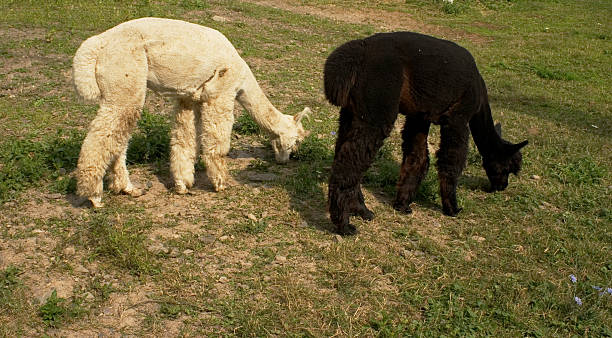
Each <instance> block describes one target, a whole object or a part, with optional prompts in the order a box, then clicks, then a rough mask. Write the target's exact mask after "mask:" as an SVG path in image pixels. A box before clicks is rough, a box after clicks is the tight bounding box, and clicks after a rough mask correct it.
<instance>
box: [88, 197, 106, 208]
mask: <svg viewBox="0 0 612 338" xmlns="http://www.w3.org/2000/svg"><path fill="white" fill-rule="evenodd" d="M89 201H90V202H91V205H92V207H93V208H94V209H99V208H103V207H104V203H102V197H92V198H90V199H89Z"/></svg>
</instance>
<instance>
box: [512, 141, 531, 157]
mask: <svg viewBox="0 0 612 338" xmlns="http://www.w3.org/2000/svg"><path fill="white" fill-rule="evenodd" d="M528 143H529V141H527V140H525V141H523V142H521V143H517V144H513V145H511V146H510V147H509V148H508V151H509V153H510V154H514V153H516V152H517V151H519V150H521V148H523V147H524V146H526V145H527V144H528Z"/></svg>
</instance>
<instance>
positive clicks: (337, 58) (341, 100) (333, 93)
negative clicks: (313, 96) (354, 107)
mask: <svg viewBox="0 0 612 338" xmlns="http://www.w3.org/2000/svg"><path fill="white" fill-rule="evenodd" d="M363 58H364V44H363V40H353V41H349V42H347V43H345V44H343V45H341V46H340V47H338V48H336V50H334V51H333V52H332V53H331V54H330V55H329V57H328V58H327V60H326V61H325V68H324V76H323V77H324V79H323V82H324V87H325V97H327V100H328V101H329V102H330V103H331V104H333V105H336V106H340V107H345V106H347V105H348V103H349V96H350V92H351V89H352V88H353V87H354V86H355V83H356V81H357V79H358V78H359V73H360V70H361V67H362V64H363Z"/></svg>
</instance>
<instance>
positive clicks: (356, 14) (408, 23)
mask: <svg viewBox="0 0 612 338" xmlns="http://www.w3.org/2000/svg"><path fill="white" fill-rule="evenodd" d="M247 1H248V2H251V3H254V4H257V5H261V6H268V7H274V8H279V9H283V10H286V11H290V12H293V13H298V14H308V15H314V16H319V17H323V18H328V19H332V20H337V21H342V22H348V23H352V24H363V23H367V24H371V25H373V26H375V27H377V28H380V29H382V30H385V31H394V30H407V31H415V32H420V33H425V34H431V35H434V36H438V37H441V38H447V39H453V40H457V39H468V40H470V41H472V42H474V43H484V42H487V41H488V40H487V38H485V37H483V36H480V35H478V34H473V33H468V32H465V31H459V30H452V29H450V28H446V27H441V26H436V25H431V24H426V23H423V22H420V21H418V20H416V19H414V18H412V17H411V16H410V14H408V13H402V12H390V11H385V10H380V9H374V8H359V9H355V8H353V9H350V10H348V9H346V8H343V7H337V6H334V5H321V6H316V7H315V6H308V5H301V4H299V3H298V2H294V1H281V0H247Z"/></svg>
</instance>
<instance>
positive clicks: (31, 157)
mask: <svg viewBox="0 0 612 338" xmlns="http://www.w3.org/2000/svg"><path fill="white" fill-rule="evenodd" d="M455 3H456V4H455V5H453V6H450V5H448V4H444V3H443V2H431V1H396V0H387V1H378V2H371V1H328V0H301V1H298V0H291V1H277V0H263V1H259V0H249V1H244V2H242V1H208V2H203V1H198V0H185V1H156V2H153V1H145V2H142V3H136V2H129V1H128V2H121V1H119V2H117V3H115V4H114V5H112V6H111V5H103V4H90V3H88V2H82V1H81V2H80V1H75V2H74V3H72V2H66V3H61V4H55V5H53V6H52V5H40V6H39V5H35V4H34V2H32V3H30V2H28V1H23V2H19V3H18V2H11V3H10V4H6V5H0V9H2V10H4V12H5V13H6V17H7V19H6V20H7V21H6V22H0V40H1V42H0V122H1V123H2V126H3V134H2V135H3V138H2V140H0V159H2V160H1V161H0V336H7V337H8V336H45V335H46V336H58V337H60V336H61V337H64V336H74V337H80V336H95V335H97V336H101V337H104V336H111V337H115V336H124V335H135V336H162V335H163V336H201V335H207V336H208V335H210V336H233V335H240V336H263V335H266V336H267V335H283V336H284V335H300V336H302V335H304V336H332V335H338V336H378V335H381V336H385V335H390V336H404V335H409V336H410V335H424V336H440V335H451V336H463V335H501V336H517V335H527V336H536V335H538V336H539V335H544V336H556V335H563V336H567V335H573V334H577V335H587V336H588V335H594V336H605V335H608V336H609V335H612V331H611V329H610V324H609V323H610V319H611V317H610V313H612V311H610V310H611V306H612V294H606V293H605V287H612V282H611V281H612V264H611V263H610V243H612V238H611V237H610V229H611V228H610V225H611V224H612V218H611V217H612V213H611V211H610V210H611V209H612V204H611V203H612V202H611V201H610V199H609V197H608V196H609V194H610V191H611V190H612V181H611V180H610V174H609V173H610V169H611V165H612V157H611V156H612V155H611V154H612V149H611V145H612V142H610V140H611V134H610V130H612V129H611V128H612V127H611V126H612V125H611V124H610V121H611V119H610V117H611V116H612V114H611V111H610V97H609V92H610V83H612V81H610V76H609V72H607V73H606V71H605V70H606V69H607V70H608V71H609V65H610V62H611V61H610V55H611V54H610V53H611V52H610V51H611V50H612V49H611V46H610V39H611V37H610V34H609V32H610V28H611V27H610V22H609V20H607V21H606V18H608V17H609V15H607V14H606V13H608V14H609V13H611V12H612V9H611V8H610V5H609V4H606V2H604V1H602V2H593V4H590V5H582V4H579V5H575V4H570V3H569V2H567V3H563V4H561V5H559V7H558V8H557V7H551V6H553V5H552V4H550V3H548V2H527V1H516V2H514V1H513V2H508V3H505V2H504V3H503V4H501V3H496V2H491V1H481V2H479V1H475V2H471V1H466V2H462V1H460V0H455ZM54 6H55V7H54ZM572 6H576V7H572ZM589 6H591V7H589ZM594 8H596V9H599V11H594ZM94 9H95V10H94ZM553 9H554V10H553ZM556 11H561V12H559V13H557V12H556ZM589 13H597V14H589ZM561 15H564V20H559V18H558V17H557V16H561ZM141 16H164V17H173V18H180V19H184V20H188V21H191V22H196V23H200V24H203V25H206V26H211V27H214V28H216V29H218V30H220V31H222V32H223V33H224V34H226V35H227V36H228V38H229V39H230V40H231V41H232V42H233V43H234V45H235V46H236V48H237V49H238V50H239V52H240V54H241V55H242V56H243V57H244V59H245V60H246V61H247V63H248V64H249V65H250V66H251V68H252V69H253V71H254V73H255V75H256V77H257V79H258V81H259V83H260V85H261V87H262V88H263V89H264V91H265V92H266V93H267V94H268V96H269V98H270V100H271V101H272V102H273V103H274V104H275V105H276V106H277V108H279V109H280V110H281V111H283V112H285V113H288V114H295V113H296V112H298V111H301V109H302V108H303V107H304V106H309V107H311V108H312V109H313V111H314V113H313V116H312V117H311V119H310V120H309V121H307V122H305V126H306V128H308V129H310V130H312V135H311V136H310V137H309V138H308V139H307V140H306V141H305V142H304V143H303V144H302V145H301V148H300V151H298V152H297V153H296V154H295V156H294V157H293V158H292V160H291V161H290V163H289V164H287V165H279V164H276V163H275V162H274V156H273V152H272V149H271V147H270V145H269V141H268V138H267V137H266V135H263V134H262V133H260V132H259V131H258V130H257V128H256V127H255V126H254V125H253V123H252V121H250V120H249V119H248V118H245V117H244V112H243V110H242V109H241V108H240V107H237V108H236V110H235V114H236V116H237V123H236V126H235V130H234V133H233V136H232V150H231V152H230V154H229V159H228V166H229V168H230V173H231V186H230V187H229V188H228V189H227V190H226V191H223V192H220V193H216V192H214V191H213V189H212V185H211V184H210V182H208V180H207V178H206V175H205V169H204V168H203V165H202V164H201V163H199V164H198V165H197V167H196V168H197V172H196V183H195V186H194V188H193V189H192V191H191V193H190V194H187V195H177V194H175V193H174V192H173V191H172V182H171V178H170V175H169V170H168V161H167V156H168V154H167V142H168V140H167V137H168V133H167V131H168V127H169V123H170V122H169V121H170V120H171V117H170V115H171V110H172V109H171V104H170V102H169V101H167V100H165V99H164V98H161V97H159V96H157V95H155V94H154V93H151V92H150V93H149V94H148V97H147V101H146V105H145V110H144V114H143V119H142V121H141V125H140V129H139V131H138V132H137V133H136V134H135V136H134V139H133V140H132V144H131V148H130V155H129V159H130V165H129V170H130V175H131V177H132V181H133V182H135V183H136V184H137V185H139V186H142V187H145V188H146V189H147V193H146V194H145V195H144V196H141V197H139V198H132V197H129V196H126V195H115V194H112V193H110V192H105V194H104V202H105V203H106V206H105V208H103V209H99V210H93V209H91V208H89V207H88V205H87V204H86V203H83V201H82V199H81V198H79V197H78V196H76V195H75V194H74V179H73V170H74V165H75V163H76V155H78V149H79V147H80V142H82V138H83V136H84V133H85V132H86V130H87V126H88V124H89V122H90V121H91V120H92V119H93V116H94V115H95V110H96V107H95V106H92V105H86V104H84V103H82V102H79V101H78V100H77V98H76V95H75V94H74V90H73V88H72V84H71V70H70V67H71V59H72V56H73V54H74V52H75V51H76V48H77V47H78V45H79V44H80V42H82V41H83V40H84V39H85V38H87V37H88V36H91V35H93V34H96V33H98V32H100V31H103V30H104V29H107V28H110V27H112V26H114V25H116V24H118V23H120V22H122V21H125V20H128V19H131V18H135V17H141ZM584 21H586V22H588V25H583V24H581V25H578V24H577V23H583V22H584ZM393 30H412V31H418V32H421V33H425V34H430V35H434V36H437V37H442V38H446V39H451V40H453V41H457V42H459V43H460V44H462V45H464V46H466V47H467V48H468V49H469V50H470V51H472V53H473V54H474V56H475V59H476V61H477V64H478V65H479V68H480V70H481V73H483V77H484V78H485V80H486V82H487V86H488V88H489V92H490V96H491V102H492V107H493V115H494V118H495V119H496V120H499V121H501V122H502V124H503V125H504V136H505V138H508V139H509V140H511V141H513V142H518V141H521V140H523V139H529V140H530V144H529V146H528V147H527V148H525V152H524V157H525V163H524V169H523V172H522V173H521V175H519V176H513V177H511V179H510V185H509V187H508V189H507V190H506V191H504V192H498V193H494V194H489V193H487V192H486V190H487V186H488V181H487V180H486V176H485V173H484V170H483V169H482V167H481V162H480V161H481V159H480V156H479V155H478V153H477V151H476V150H475V148H474V146H473V144H472V145H471V150H470V154H469V158H468V165H467V168H466V171H465V172H464V175H463V176H462V178H461V182H460V187H459V190H458V195H459V199H460V204H461V205H462V206H463V208H464V210H463V211H462V213H461V214H460V215H459V217H457V218H451V217H446V216H443V215H442V212H441V208H440V200H439V196H438V193H437V179H436V175H435V158H432V168H431V169H430V173H429V175H428V177H427V178H426V180H425V182H424V184H423V187H422V189H421V190H420V192H419V196H418V198H417V201H416V202H415V203H414V205H413V213H412V214H409V215H406V214H402V213H398V212H396V211H395V210H393V208H392V207H391V203H392V201H393V197H394V184H395V181H396V180H397V173H398V166H399V164H398V163H399V161H400V156H401V153H400V144H401V140H400V137H399V134H400V128H401V125H402V123H403V119H402V118H401V117H400V119H399V120H398V122H397V126H396V128H395V129H394V131H393V133H392V136H391V137H390V138H389V140H388V141H387V143H386V144H385V146H384V147H383V149H382V150H381V153H380V155H379V158H378V160H377V162H376V163H375V165H374V166H373V168H372V169H371V170H370V171H369V172H368V174H367V175H366V177H365V181H364V187H365V188H364V193H365V199H366V204H367V205H368V206H369V208H370V209H372V210H373V211H374V213H375V214H376V218H375V219H374V220H373V221H371V222H364V221H361V220H358V219H354V220H352V221H353V222H354V224H355V225H356V226H357V227H358V229H359V231H360V233H359V234H358V235H357V236H353V237H341V236H338V235H335V234H334V233H333V231H332V229H333V226H332V224H331V223H330V221H329V215H328V214H327V213H326V195H327V179H328V176H329V170H330V166H331V160H332V157H333V144H334V141H335V131H336V128H337V111H338V108H337V107H332V106H331V105H329V104H328V103H327V102H326V101H325V98H324V96H323V92H322V66H323V63H324V61H325V58H326V57H327V55H329V53H330V52H331V51H332V50H333V49H334V48H335V47H336V46H338V45H339V44H341V43H342V42H344V41H346V40H349V39H354V38H359V37H364V36H367V35H370V34H372V33H374V32H378V31H393ZM559 41H561V42H559ZM437 135H438V130H437V129H435V128H434V130H433V131H432V135H431V137H430V139H429V143H430V153H431V154H434V153H435V150H436V148H437V142H438V137H437ZM569 275H575V276H577V281H576V282H572V280H571V279H570V278H569ZM593 286H597V287H599V286H601V287H603V288H604V289H602V290H604V291H603V293H601V292H600V291H598V290H595V289H594V288H593ZM574 297H579V298H580V300H581V302H582V303H583V305H581V306H579V305H577V301H576V300H575V298H574Z"/></svg>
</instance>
